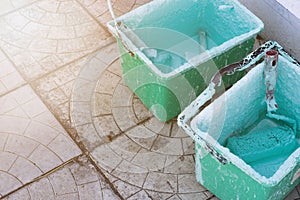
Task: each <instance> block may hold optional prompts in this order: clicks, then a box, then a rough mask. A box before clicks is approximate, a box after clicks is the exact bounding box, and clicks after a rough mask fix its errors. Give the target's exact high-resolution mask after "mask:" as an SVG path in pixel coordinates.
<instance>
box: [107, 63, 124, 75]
mask: <svg viewBox="0 0 300 200" xmlns="http://www.w3.org/2000/svg"><path fill="white" fill-rule="evenodd" d="M120 66H121V59H117V60H115V61H114V62H113V63H112V64H111V65H110V66H109V67H108V68H107V70H108V71H110V72H112V73H114V74H116V75H118V76H120V77H122V69H121V67H120Z"/></svg>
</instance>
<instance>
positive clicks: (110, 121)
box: [93, 115, 121, 140]
mask: <svg viewBox="0 0 300 200" xmlns="http://www.w3.org/2000/svg"><path fill="white" fill-rule="evenodd" d="M93 124H94V126H95V128H96V131H97V133H98V135H99V136H100V137H108V139H109V138H113V137H115V136H116V135H118V134H120V133H121V130H120V129H119V127H118V125H117V124H116V122H115V120H114V118H113V116H112V115H105V116H100V117H94V118H93ZM109 140H110V139H109Z"/></svg>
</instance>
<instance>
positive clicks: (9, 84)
mask: <svg viewBox="0 0 300 200" xmlns="http://www.w3.org/2000/svg"><path fill="white" fill-rule="evenodd" d="M0 68H1V71H0V95H3V94H5V93H7V92H8V91H10V90H13V89H15V88H17V87H19V86H21V85H22V84H24V83H25V81H24V80H23V78H22V77H21V76H20V74H19V73H18V71H17V70H16V69H15V67H14V66H13V64H12V63H11V62H10V61H9V60H8V58H6V56H5V55H4V53H3V52H2V51H0Z"/></svg>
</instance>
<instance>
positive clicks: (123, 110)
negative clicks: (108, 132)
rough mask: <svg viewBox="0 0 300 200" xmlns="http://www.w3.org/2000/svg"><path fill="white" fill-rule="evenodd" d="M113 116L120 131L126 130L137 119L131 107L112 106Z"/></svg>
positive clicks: (134, 123) (134, 124)
mask: <svg viewBox="0 0 300 200" xmlns="http://www.w3.org/2000/svg"><path fill="white" fill-rule="evenodd" d="M112 113H113V117H114V119H115V121H116V123H117V125H118V127H119V128H120V129H121V130H122V131H126V130H128V129H130V128H133V127H135V126H136V125H137V123H138V120H137V119H136V117H135V114H134V112H133V110H132V107H117V108H112Z"/></svg>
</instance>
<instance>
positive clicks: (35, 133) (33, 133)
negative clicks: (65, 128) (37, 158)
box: [24, 122, 57, 146]
mask: <svg viewBox="0 0 300 200" xmlns="http://www.w3.org/2000/svg"><path fill="white" fill-rule="evenodd" d="M24 135H25V136H27V137H29V138H31V139H35V140H37V141H39V142H40V143H41V144H43V145H45V146H47V145H48V144H49V143H50V142H51V141H52V140H53V139H54V138H55V137H56V136H57V133H55V132H53V128H52V127H50V126H47V125H45V124H42V123H39V122H31V123H30V124H29V126H28V127H27V129H26V131H25V133H24Z"/></svg>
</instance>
